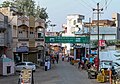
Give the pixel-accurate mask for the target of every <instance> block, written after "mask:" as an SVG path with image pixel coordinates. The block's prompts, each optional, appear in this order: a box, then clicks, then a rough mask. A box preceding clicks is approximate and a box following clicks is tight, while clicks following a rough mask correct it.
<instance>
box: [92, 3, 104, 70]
mask: <svg viewBox="0 0 120 84" xmlns="http://www.w3.org/2000/svg"><path fill="white" fill-rule="evenodd" d="M93 11H97V27H98V42H97V45H98V53H97V55H98V68H97V70H99V47H100V46H99V14H100V11H103V8H102V9H100V8H99V3H97V9H93Z"/></svg>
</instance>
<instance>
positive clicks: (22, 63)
mask: <svg viewBox="0 0 120 84" xmlns="http://www.w3.org/2000/svg"><path fill="white" fill-rule="evenodd" d="M18 65H26V63H18V64H17V66H18Z"/></svg>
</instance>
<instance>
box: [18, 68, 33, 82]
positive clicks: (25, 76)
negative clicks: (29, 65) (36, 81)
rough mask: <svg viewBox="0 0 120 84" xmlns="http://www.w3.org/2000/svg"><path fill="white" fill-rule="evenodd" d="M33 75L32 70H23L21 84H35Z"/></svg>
mask: <svg viewBox="0 0 120 84" xmlns="http://www.w3.org/2000/svg"><path fill="white" fill-rule="evenodd" d="M32 75H33V74H32V70H29V69H23V70H22V71H21V73H20V79H19V84H33V83H32Z"/></svg>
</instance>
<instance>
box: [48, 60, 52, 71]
mask: <svg viewBox="0 0 120 84" xmlns="http://www.w3.org/2000/svg"><path fill="white" fill-rule="evenodd" d="M50 67H51V66H50V60H48V62H47V69H48V70H49V69H50Z"/></svg>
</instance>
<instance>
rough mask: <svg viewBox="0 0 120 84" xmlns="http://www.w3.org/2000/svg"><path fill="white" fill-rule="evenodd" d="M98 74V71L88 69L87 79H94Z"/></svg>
mask: <svg viewBox="0 0 120 84" xmlns="http://www.w3.org/2000/svg"><path fill="white" fill-rule="evenodd" d="M97 74H98V71H97V70H96V69H94V68H90V69H88V78H89V79H92V78H96V77H97Z"/></svg>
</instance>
